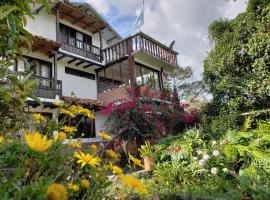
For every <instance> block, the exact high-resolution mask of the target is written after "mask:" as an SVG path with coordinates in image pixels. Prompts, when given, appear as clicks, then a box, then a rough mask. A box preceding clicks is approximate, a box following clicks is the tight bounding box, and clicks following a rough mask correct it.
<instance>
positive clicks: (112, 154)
mask: <svg viewBox="0 0 270 200" xmlns="http://www.w3.org/2000/svg"><path fill="white" fill-rule="evenodd" d="M105 154H106V156H107V157H109V158H110V159H112V160H117V159H118V158H119V157H120V155H119V154H117V153H116V152H115V151H113V150H111V149H109V150H106V151H105Z"/></svg>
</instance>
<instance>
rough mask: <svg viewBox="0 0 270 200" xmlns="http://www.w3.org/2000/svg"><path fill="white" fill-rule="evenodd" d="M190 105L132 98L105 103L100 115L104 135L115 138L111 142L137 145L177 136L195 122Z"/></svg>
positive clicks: (195, 112)
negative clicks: (105, 117) (107, 134)
mask: <svg viewBox="0 0 270 200" xmlns="http://www.w3.org/2000/svg"><path fill="white" fill-rule="evenodd" d="M194 101H195V100H192V101H190V102H188V103H185V104H182V103H180V102H179V99H178V100H177V99H172V100H171V101H165V100H160V99H154V98H149V97H140V98H132V99H129V100H126V101H121V102H112V103H109V104H108V105H107V107H105V108H104V109H103V110H101V113H102V114H103V115H106V116H108V119H107V124H106V127H107V131H108V132H110V133H113V134H115V138H117V139H119V140H120V141H121V140H127V141H136V143H137V144H138V145H140V144H142V143H143V142H144V141H145V140H152V139H158V138H161V137H163V136H165V135H172V134H178V133H180V132H182V131H183V130H184V129H185V128H187V127H190V126H194V125H195V124H196V123H197V121H198V118H199V109H198V108H197V106H196V105H195V103H196V102H194Z"/></svg>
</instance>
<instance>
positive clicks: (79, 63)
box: [75, 61, 84, 66]
mask: <svg viewBox="0 0 270 200" xmlns="http://www.w3.org/2000/svg"><path fill="white" fill-rule="evenodd" d="M83 63H84V61H80V62H78V63H76V64H75V65H76V66H79V65H81V64H83Z"/></svg>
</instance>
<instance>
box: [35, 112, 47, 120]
mask: <svg viewBox="0 0 270 200" xmlns="http://www.w3.org/2000/svg"><path fill="white" fill-rule="evenodd" d="M32 116H33V117H34V118H35V119H36V120H37V121H46V118H45V117H44V116H42V115H41V114H39V113H34V114H32Z"/></svg>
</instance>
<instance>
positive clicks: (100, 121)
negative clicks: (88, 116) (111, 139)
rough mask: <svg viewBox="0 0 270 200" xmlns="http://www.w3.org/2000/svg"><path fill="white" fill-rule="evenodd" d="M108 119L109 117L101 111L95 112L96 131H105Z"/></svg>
mask: <svg viewBox="0 0 270 200" xmlns="http://www.w3.org/2000/svg"><path fill="white" fill-rule="evenodd" d="M107 119H108V117H107V116H104V115H102V114H101V113H100V112H96V113H95V122H96V133H97V134H98V132H100V131H105V129H106V126H105V123H106V121H107ZM97 137H98V136H97Z"/></svg>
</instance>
